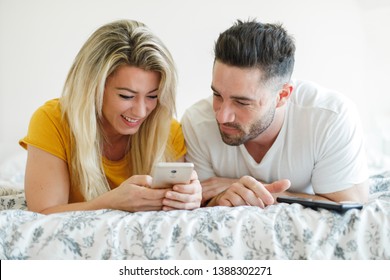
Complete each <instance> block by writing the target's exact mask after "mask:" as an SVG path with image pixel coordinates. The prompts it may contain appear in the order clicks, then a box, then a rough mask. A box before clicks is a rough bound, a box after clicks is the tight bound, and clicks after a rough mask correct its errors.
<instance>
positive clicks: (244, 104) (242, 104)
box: [236, 101, 250, 106]
mask: <svg viewBox="0 0 390 280" xmlns="http://www.w3.org/2000/svg"><path fill="white" fill-rule="evenodd" d="M236 102H237V104H238V105H241V106H249V105H250V104H248V103H244V102H241V101H236Z"/></svg>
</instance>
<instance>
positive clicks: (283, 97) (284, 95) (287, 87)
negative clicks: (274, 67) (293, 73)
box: [276, 83, 294, 108]
mask: <svg viewBox="0 0 390 280" xmlns="http://www.w3.org/2000/svg"><path fill="white" fill-rule="evenodd" d="M293 89H294V88H293V85H292V84H290V83H286V84H284V85H283V88H282V89H281V90H280V91H279V93H278V100H277V102H276V108H278V107H282V106H283V105H284V104H286V102H287V100H288V99H289V98H290V96H291V93H292V91H293Z"/></svg>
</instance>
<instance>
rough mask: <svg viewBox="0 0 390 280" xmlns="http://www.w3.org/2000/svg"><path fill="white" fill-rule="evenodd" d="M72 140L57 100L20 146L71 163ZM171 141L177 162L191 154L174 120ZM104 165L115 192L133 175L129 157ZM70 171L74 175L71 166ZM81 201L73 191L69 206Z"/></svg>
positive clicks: (34, 120) (39, 114) (35, 119)
mask: <svg viewBox="0 0 390 280" xmlns="http://www.w3.org/2000/svg"><path fill="white" fill-rule="evenodd" d="M70 140H71V138H70V131H69V125H68V123H67V121H66V120H64V119H63V118H62V115H61V108H60V103H59V100H58V99H53V100H50V101H47V102H46V103H45V104H44V105H43V106H41V107H40V108H39V109H38V110H37V111H36V112H35V113H34V114H33V116H32V118H31V121H30V125H29V128H28V133H27V136H26V137H24V138H23V139H21V140H20V141H19V144H20V145H21V146H22V147H23V148H25V149H27V145H32V146H35V147H37V148H39V149H41V150H44V151H46V152H48V153H50V154H52V155H54V156H56V157H59V158H60V159H62V160H64V161H65V162H66V163H69V162H70V155H71V151H72V149H71V141H70ZM168 141H169V145H171V147H172V148H173V150H174V151H175V153H176V154H175V158H176V159H178V158H180V157H182V156H184V155H185V153H186V152H187V150H186V147H185V142H184V136H183V132H182V130H181V125H180V123H179V122H177V121H176V120H174V119H173V120H172V122H171V130H170V134H169V140H168ZM102 162H103V169H104V173H105V175H106V177H107V180H108V181H109V182H110V185H111V186H112V188H115V187H117V186H119V185H120V184H121V183H122V182H123V181H124V180H126V179H127V178H129V177H130V176H131V175H132V174H131V168H130V166H131V164H130V162H129V159H128V157H124V158H122V159H121V160H118V161H111V160H109V159H107V158H105V157H102ZM68 171H69V174H71V170H70V166H69V164H68ZM79 201H84V198H83V196H82V195H81V193H80V191H79V190H78V189H77V190H76V189H74V188H72V187H71V190H70V194H69V202H79Z"/></svg>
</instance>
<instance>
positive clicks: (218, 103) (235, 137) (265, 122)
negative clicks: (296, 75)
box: [211, 61, 276, 146]
mask: <svg viewBox="0 0 390 280" xmlns="http://www.w3.org/2000/svg"><path fill="white" fill-rule="evenodd" d="M261 75H262V73H261V71H260V70H259V69H255V68H251V69H249V68H238V67H234V66H229V65H226V64H223V63H221V62H219V61H216V62H215V64H214V69H213V80H212V85H211V89H212V90H213V109H214V112H215V117H216V120H217V123H218V128H219V131H220V133H221V137H222V140H223V141H224V142H225V143H226V144H228V145H234V146H237V145H241V144H244V143H245V142H247V141H249V140H253V139H255V138H257V137H259V136H260V135H261V134H262V133H263V132H264V131H265V130H267V128H268V127H269V126H270V125H271V123H272V121H273V119H274V116H275V110H276V97H275V95H273V94H272V92H271V91H270V90H269V89H268V88H266V87H265V86H264V85H263V84H262V83H261V82H260V81H261Z"/></svg>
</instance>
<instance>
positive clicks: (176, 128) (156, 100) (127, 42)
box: [20, 20, 201, 214]
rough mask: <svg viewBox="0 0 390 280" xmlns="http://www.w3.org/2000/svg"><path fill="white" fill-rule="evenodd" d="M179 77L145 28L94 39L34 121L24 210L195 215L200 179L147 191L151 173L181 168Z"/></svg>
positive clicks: (131, 26) (135, 25)
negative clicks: (173, 164) (173, 165)
mask: <svg viewBox="0 0 390 280" xmlns="http://www.w3.org/2000/svg"><path fill="white" fill-rule="evenodd" d="M175 94H176V71H175V66H174V63H173V60H172V57H171V55H170V53H169V51H168V50H167V48H166V47H165V46H164V44H163V43H162V42H161V41H160V40H159V39H158V38H157V37H156V36H155V35H154V34H153V33H152V32H151V31H150V29H149V28H148V27H147V26H145V25H144V24H142V23H140V22H136V21H130V20H121V21H116V22H112V23H109V24H107V25H104V26H102V27H101V28H99V29H98V30H96V31H95V32H94V33H93V34H92V35H91V37H90V38H89V39H88V40H87V42H86V43H85V44H84V46H83V47H82V48H81V50H80V52H79V54H78V55H77V57H76V59H75V61H74V63H73V66H72V67H71V69H70V71H69V74H68V77H67V79H66V82H65V86H64V90H63V93H62V96H61V97H60V98H59V99H54V100H50V101H48V102H47V103H45V104H44V105H43V106H42V107H40V108H39V109H38V110H37V111H36V112H35V113H34V115H33V117H32V119H31V121H30V125H29V129H28V134H27V136H26V137H25V138H23V139H22V140H21V141H20V145H21V146H22V147H24V148H25V149H27V151H28V159H27V166H26V176H25V194H26V200H27V206H28V208H29V210H31V211H35V212H39V213H45V214H49V213H55V212H64V211H74V210H96V209H107V208H108V209H119V210H125V211H131V212H133V211H151V210H171V209H194V208H197V207H199V206H200V201H201V186H200V183H199V181H198V178H197V174H196V172H193V176H192V180H191V182H190V184H188V185H176V186H174V187H173V188H171V189H151V188H149V186H150V185H151V182H152V177H151V176H149V175H147V174H150V172H151V169H152V166H153V165H154V164H155V163H157V162H160V161H183V160H184V155H185V153H186V148H185V145H184V138H183V134H182V131H181V126H180V124H179V123H178V122H177V121H176V120H174V119H173V115H174V112H175Z"/></svg>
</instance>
